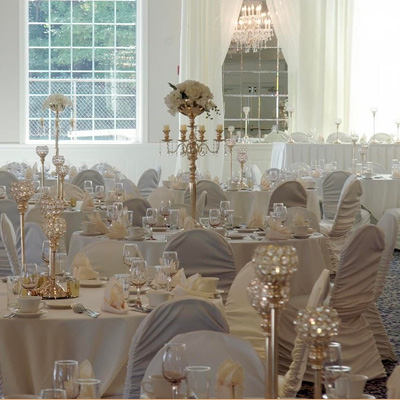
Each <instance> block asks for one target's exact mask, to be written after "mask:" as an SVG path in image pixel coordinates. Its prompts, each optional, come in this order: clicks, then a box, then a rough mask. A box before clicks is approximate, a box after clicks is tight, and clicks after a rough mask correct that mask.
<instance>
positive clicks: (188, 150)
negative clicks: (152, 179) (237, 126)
mask: <svg viewBox="0 0 400 400" xmlns="http://www.w3.org/2000/svg"><path fill="white" fill-rule="evenodd" d="M204 111H205V109H204V108H203V107H201V106H196V105H187V106H185V107H184V106H182V107H180V108H179V112H180V113H181V114H183V115H186V116H187V117H188V118H189V121H190V125H189V126H190V133H189V137H188V138H186V133H187V129H186V126H185V125H183V126H181V129H180V133H181V136H180V139H179V140H178V145H177V146H176V148H175V149H173V148H172V146H171V142H172V139H171V138H170V136H169V133H170V132H171V131H170V129H169V126H168V125H165V126H164V129H163V132H164V139H163V142H165V143H166V144H167V153H168V154H180V155H181V156H186V157H187V159H188V160H189V171H190V174H189V190H190V205H191V211H192V212H191V214H192V218H193V220H194V221H196V160H197V158H198V157H199V156H205V155H206V154H207V153H211V154H218V152H219V146H220V144H221V142H223V141H224V139H223V138H222V132H223V129H222V125H218V127H217V129H216V132H217V137H216V139H214V142H213V148H212V149H211V148H210V147H209V146H208V144H207V139H205V133H206V131H205V129H204V126H202V125H200V126H199V127H198V129H197V132H198V137H197V136H196V131H195V123H194V121H195V118H196V117H197V116H198V115H200V114H202V113H203V112H204Z"/></svg>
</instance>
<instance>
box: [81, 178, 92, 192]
mask: <svg viewBox="0 0 400 400" xmlns="http://www.w3.org/2000/svg"><path fill="white" fill-rule="evenodd" d="M92 189H93V182H92V181H89V180H87V181H84V182H83V191H84V192H89V190H92Z"/></svg>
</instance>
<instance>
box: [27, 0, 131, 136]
mask: <svg viewBox="0 0 400 400" xmlns="http://www.w3.org/2000/svg"><path fill="white" fill-rule="evenodd" d="M136 15H137V1H136V0H29V20H28V21H29V23H28V24H29V26H28V29H29V34H28V43H29V57H28V58H29V67H28V71H29V79H28V82H29V140H31V141H35V140H41V141H43V140H51V139H54V136H53V135H54V132H53V129H52V126H53V121H54V115H51V114H50V113H51V112H50V111H49V110H46V111H42V104H43V102H44V100H45V99H46V98H47V96H48V95H50V94H52V93H61V94H63V95H66V96H68V97H70V99H71V101H72V102H73V104H74V107H73V108H71V109H70V110H65V111H64V112H63V113H61V114H60V140H64V141H69V142H73V141H87V140H89V141H92V140H95V141H99V140H101V141H108V142H109V141H121V140H122V141H127V140H129V141H132V140H133V141H136V140H138V138H137V136H136V86H137V85H136V82H137V70H136V50H137V47H136ZM71 126H74V129H72V130H71Z"/></svg>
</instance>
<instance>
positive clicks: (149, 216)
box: [146, 208, 158, 240]
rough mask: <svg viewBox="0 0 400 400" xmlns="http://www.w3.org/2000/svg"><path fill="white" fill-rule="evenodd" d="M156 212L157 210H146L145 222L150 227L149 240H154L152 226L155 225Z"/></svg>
mask: <svg viewBox="0 0 400 400" xmlns="http://www.w3.org/2000/svg"><path fill="white" fill-rule="evenodd" d="M157 219H158V211H157V208H148V209H147V210H146V222H147V225H149V226H150V239H151V240H155V238H154V236H153V226H155V225H156V224H157Z"/></svg>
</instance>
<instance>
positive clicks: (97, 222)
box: [88, 212, 108, 233]
mask: <svg viewBox="0 0 400 400" xmlns="http://www.w3.org/2000/svg"><path fill="white" fill-rule="evenodd" d="M88 220H89V221H90V222H92V223H93V224H94V226H95V232H100V233H107V232H108V228H107V225H106V224H105V223H104V222H103V220H102V219H101V216H100V214H99V213H98V212H96V214H89V215H88Z"/></svg>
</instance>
